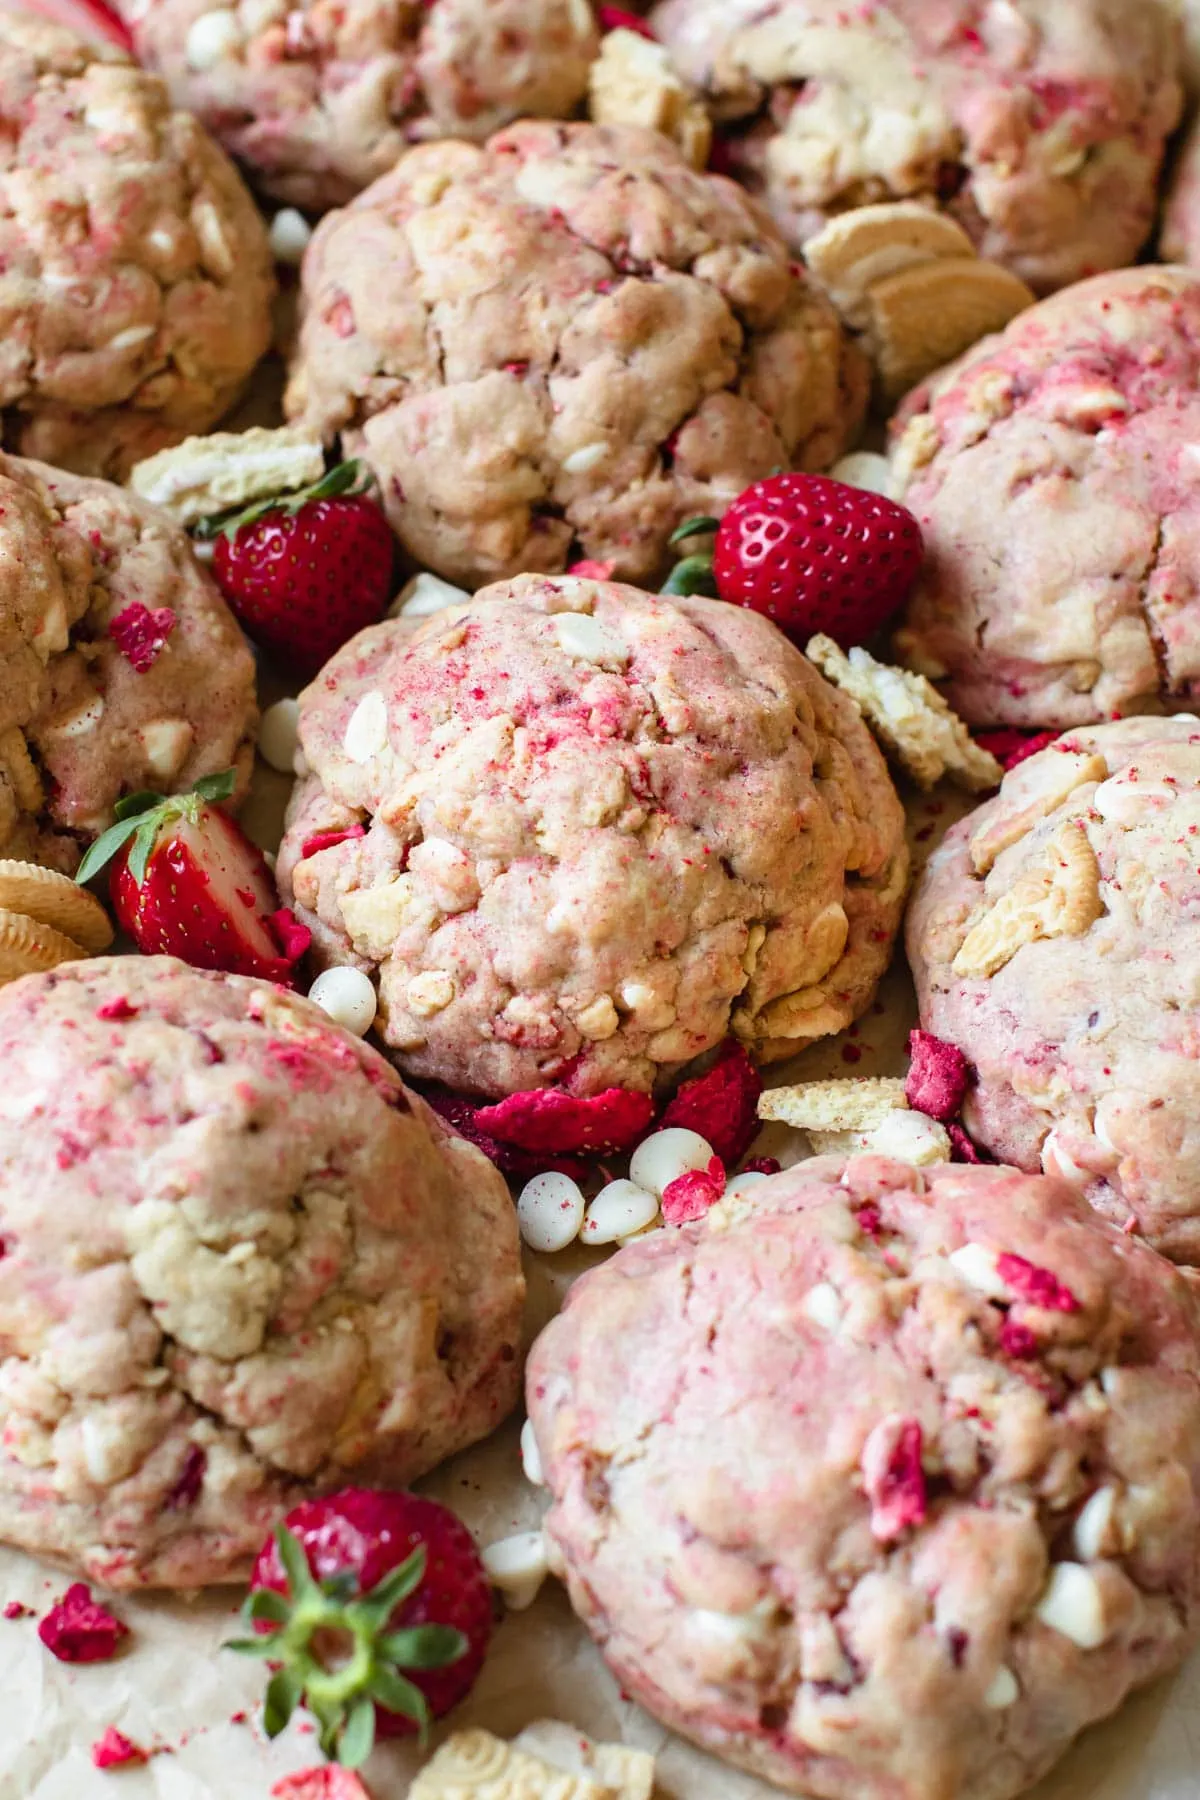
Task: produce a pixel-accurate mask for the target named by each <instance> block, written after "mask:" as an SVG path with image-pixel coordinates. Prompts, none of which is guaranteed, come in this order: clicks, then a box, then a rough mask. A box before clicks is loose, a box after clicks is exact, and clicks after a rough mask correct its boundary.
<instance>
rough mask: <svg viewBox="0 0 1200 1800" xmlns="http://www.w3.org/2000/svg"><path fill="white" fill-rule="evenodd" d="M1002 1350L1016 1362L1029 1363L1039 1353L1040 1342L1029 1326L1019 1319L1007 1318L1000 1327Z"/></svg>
mask: <svg viewBox="0 0 1200 1800" xmlns="http://www.w3.org/2000/svg"><path fill="white" fill-rule="evenodd" d="M1000 1348H1001V1350H1003V1352H1004V1354H1005V1356H1011V1357H1012V1359H1013V1361H1014V1362H1029V1361H1031V1360H1032V1358H1033V1357H1035V1356H1036V1355H1037V1353H1038V1341H1037V1339H1036V1337H1035V1336H1034V1335H1033V1333H1032V1331H1030V1329H1029V1327H1028V1325H1022V1324H1021V1322H1020V1320H1019V1319H1012V1318H1006V1319H1005V1321H1004V1323H1003V1325H1002V1326H1001V1327H1000Z"/></svg>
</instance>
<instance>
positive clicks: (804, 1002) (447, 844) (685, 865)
mask: <svg viewBox="0 0 1200 1800" xmlns="http://www.w3.org/2000/svg"><path fill="white" fill-rule="evenodd" d="M300 742H301V754H302V757H303V761H304V764H305V765H306V767H307V770H308V771H309V772H308V773H307V774H306V775H304V776H302V777H301V779H300V781H299V782H298V784H297V787H296V789H295V791H294V794H293V798H292V804H291V810H290V812H289V816H288V824H287V830H286V833H285V836H284V840H283V844H282V846H281V849H280V854H279V863H278V877H279V881H280V885H281V890H282V892H283V894H284V896H285V898H286V899H287V901H288V903H289V904H292V905H294V906H295V908H296V910H297V913H298V915H299V916H300V917H301V918H302V919H303V920H304V922H305V923H306V924H307V925H308V926H309V927H310V929H311V930H312V933H313V946H314V955H315V957H316V958H317V961H318V963H319V964H320V963H324V964H326V965H328V964H342V963H349V964H353V965H355V966H356V967H357V968H359V969H361V970H365V971H369V972H377V973H378V988H379V1017H378V1020H377V1022H376V1029H377V1031H378V1033H379V1035H380V1036H381V1038H382V1041H383V1042H384V1043H385V1044H386V1045H387V1046H388V1047H389V1049H390V1050H391V1052H392V1053H393V1055H394V1056H395V1058H396V1060H397V1062H398V1064H399V1066H400V1067H401V1069H403V1070H404V1071H405V1072H406V1073H408V1074H410V1075H412V1076H415V1077H418V1078H422V1079H425V1080H432V1081H439V1082H442V1083H444V1084H445V1085H446V1086H448V1087H450V1088H453V1089H455V1090H456V1091H458V1092H460V1093H475V1094H485V1095H489V1096H492V1097H497V1098H498V1097H500V1096H501V1095H504V1094H507V1093H512V1092H517V1091H520V1090H524V1089H529V1088H536V1087H542V1086H547V1085H554V1084H558V1083H565V1084H569V1085H570V1088H571V1091H572V1092H574V1093H577V1094H581V1095H586V1094H592V1093H597V1092H599V1091H601V1090H603V1089H605V1088H607V1087H610V1086H618V1087H625V1088H633V1089H640V1090H642V1091H648V1090H650V1089H651V1088H652V1087H653V1086H654V1085H655V1083H656V1081H658V1080H659V1078H660V1077H665V1076H669V1075H670V1074H671V1073H672V1071H674V1070H677V1069H678V1068H679V1067H680V1066H681V1065H682V1064H683V1063H685V1062H688V1061H690V1060H691V1059H692V1058H694V1057H696V1056H698V1055H700V1054H701V1053H702V1052H703V1051H705V1050H707V1049H711V1048H712V1047H713V1046H715V1045H716V1044H718V1043H720V1042H721V1041H722V1040H723V1039H724V1038H725V1037H726V1036H727V1035H728V1033H729V1032H730V1030H731V1029H732V1031H733V1032H734V1033H735V1034H736V1035H738V1036H739V1037H741V1038H742V1039H743V1041H745V1042H746V1043H747V1044H748V1046H749V1047H750V1049H751V1050H752V1052H754V1053H755V1054H756V1055H758V1056H760V1057H762V1058H764V1059H775V1058H779V1057H783V1056H786V1055H788V1054H790V1053H792V1052H794V1051H795V1050H796V1049H798V1048H800V1047H802V1046H803V1045H804V1044H806V1043H809V1042H812V1041H813V1040H814V1039H816V1038H819V1037H824V1036H827V1035H829V1034H830V1033H832V1032H836V1031H839V1030H841V1029H842V1028H843V1027H844V1026H845V1025H847V1024H849V1023H850V1021H851V1019H852V1018H854V1017H856V1016H857V1015H858V1014H859V1013H861V1012H862V1011H863V1010H864V1009H865V1007H866V1006H867V1005H868V1004H869V1002H870V998H871V995H872V994H873V992H874V987H875V983H876V982H877V981H878V979H879V977H880V975H881V974H882V972H883V970H884V969H885V968H886V966H887V963H888V959H889V954H890V950H891V946H892V943H893V936H894V932H895V929H896V921H897V918H898V915H899V912H900V908H901V906H902V904H903V899H904V892H905V887H906V880H907V855H906V852H905V849H904V845H903V816H902V813H901V808H900V803H899V800H898V798H897V796H896V793H895V790H894V788H893V787H892V784H891V781H890V778H889V777H888V774H887V770H886V767H885V765H884V763H883V759H882V757H881V756H880V754H879V752H878V751H877V750H876V748H875V745H874V743H873V742H872V740H871V738H870V735H869V733H868V731H867V729H866V727H865V726H864V724H863V723H862V720H861V719H860V717H859V715H858V711H857V708H856V707H855V706H854V705H853V703H852V702H851V701H849V700H848V699H846V698H845V697H844V696H842V695H841V694H839V693H838V692H837V691H836V689H834V688H832V687H831V686H830V685H829V684H828V683H827V682H826V681H825V680H824V679H823V678H822V677H821V676H820V675H819V674H818V673H817V671H816V670H815V669H814V668H813V666H812V664H811V663H810V662H808V661H807V660H806V659H805V658H804V657H803V656H802V655H801V653H800V652H799V651H798V650H797V649H795V648H794V647H793V646H792V645H791V644H789V643H788V641H787V639H786V638H784V637H783V635H782V633H781V632H779V631H778V630H777V628H776V627H775V626H774V625H773V624H772V623H771V622H770V621H769V620H767V619H765V618H763V617H762V616H761V615H760V614H758V613H754V612H751V611H748V610H746V609H744V608H741V607H732V606H728V605H725V604H724V603H723V602H721V601H715V600H707V599H702V598H699V597H693V598H676V597H667V596H664V595H650V594H645V593H641V592H639V591H638V590H637V589H634V588H631V587H624V586H620V585H618V584H616V583H613V582H599V581H592V580H585V579H583V578H580V577H573V576H559V577H549V576H546V577H541V576H524V577H521V578H519V579H517V580H515V581H511V582H501V583H497V584H496V585H495V586H494V587H491V588H488V589H485V590H484V591H483V592H482V593H480V594H477V595H476V596H475V597H474V599H472V600H470V601H468V602H467V603H465V604H463V605H461V606H457V607H450V608H448V609H446V610H445V611H442V612H439V613H435V614H434V615H433V616H432V617H430V618H428V619H426V620H425V621H423V622H422V623H421V625H420V627H419V629H417V630H415V631H414V630H413V629H412V628H411V626H410V625H407V624H406V622H405V621H396V622H385V623H384V624H381V625H378V626H375V627H372V628H371V629H370V630H368V631H365V632H363V633H361V634H360V635H359V636H358V637H357V638H355V639H354V640H353V641H352V642H351V643H350V644H348V645H346V646H345V648H344V649H342V650H341V651H339V652H338V654H337V655H336V656H335V657H334V658H333V659H332V661H331V662H330V663H329V664H328V665H327V667H326V669H325V670H324V672H323V675H322V678H321V680H320V681H319V682H316V683H314V684H313V685H312V686H311V687H310V688H309V689H308V690H307V691H306V693H305V694H304V695H303V696H302V698H301V714H300Z"/></svg>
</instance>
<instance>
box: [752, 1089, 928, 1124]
mask: <svg viewBox="0 0 1200 1800" xmlns="http://www.w3.org/2000/svg"><path fill="white" fill-rule="evenodd" d="M907 1105H908V1101H907V1100H906V1099H905V1098H904V1082H903V1081H902V1079H901V1078H900V1077H899V1076H898V1075H896V1076H892V1075H877V1076H874V1077H862V1078H851V1079H848V1080H844V1081H803V1082H801V1083H800V1084H799V1085H798V1086H797V1087H777V1088H767V1089H766V1091H765V1092H764V1093H763V1094H761V1095H760V1097H759V1102H758V1116H759V1118H760V1119H775V1120H778V1121H779V1122H780V1123H781V1124H783V1125H794V1126H795V1127H796V1129H797V1130H799V1131H864V1130H867V1129H869V1128H870V1127H871V1126H873V1125H879V1124H882V1122H883V1120H884V1119H885V1118H886V1117H887V1115H888V1113H890V1112H893V1111H895V1110H897V1109H898V1108H904V1107H906V1106H907Z"/></svg>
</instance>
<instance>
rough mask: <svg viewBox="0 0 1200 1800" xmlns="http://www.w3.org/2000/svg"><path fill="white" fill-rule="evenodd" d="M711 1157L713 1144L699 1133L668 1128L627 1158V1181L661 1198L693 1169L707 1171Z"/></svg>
mask: <svg viewBox="0 0 1200 1800" xmlns="http://www.w3.org/2000/svg"><path fill="white" fill-rule="evenodd" d="M712 1158H713V1147H712V1145H711V1144H710V1143H709V1142H708V1141H707V1140H706V1139H705V1138H702V1137H701V1136H700V1133H699V1132H698V1131H687V1130H685V1129H684V1128H683V1126H681V1125H671V1126H668V1127H667V1129H666V1130H665V1131H653V1132H651V1134H650V1136H649V1137H648V1138H643V1140H642V1142H641V1143H640V1144H639V1145H638V1147H637V1149H636V1150H635V1151H634V1153H633V1155H632V1157H631V1158H630V1161H629V1179H630V1180H631V1181H635V1182H636V1183H637V1185H638V1186H639V1187H641V1188H645V1190H646V1192H647V1193H650V1194H656V1195H657V1196H658V1197H659V1199H661V1198H662V1192H663V1189H664V1188H665V1187H669V1185H670V1184H671V1182H673V1181H677V1180H678V1179H679V1177H680V1176H681V1175H689V1174H691V1172H692V1170H693V1169H707V1167H708V1165H709V1163H710V1162H711V1161H712Z"/></svg>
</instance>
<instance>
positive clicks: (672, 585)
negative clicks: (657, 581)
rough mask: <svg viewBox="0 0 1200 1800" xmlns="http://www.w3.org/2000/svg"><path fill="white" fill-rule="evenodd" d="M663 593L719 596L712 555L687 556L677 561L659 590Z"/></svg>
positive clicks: (714, 597)
mask: <svg viewBox="0 0 1200 1800" xmlns="http://www.w3.org/2000/svg"><path fill="white" fill-rule="evenodd" d="M659 592H660V593H663V594H707V595H708V597H709V599H710V600H715V599H717V598H718V595H717V583H716V579H715V577H714V575H713V567H712V557H711V556H685V557H684V559H683V561H682V562H677V563H676V564H675V567H674V568H673V569H672V570H671V573H670V574H669V575H668V576H667V579H666V580H665V581H664V582H663V585H662V587H661V588H660V590H659Z"/></svg>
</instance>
